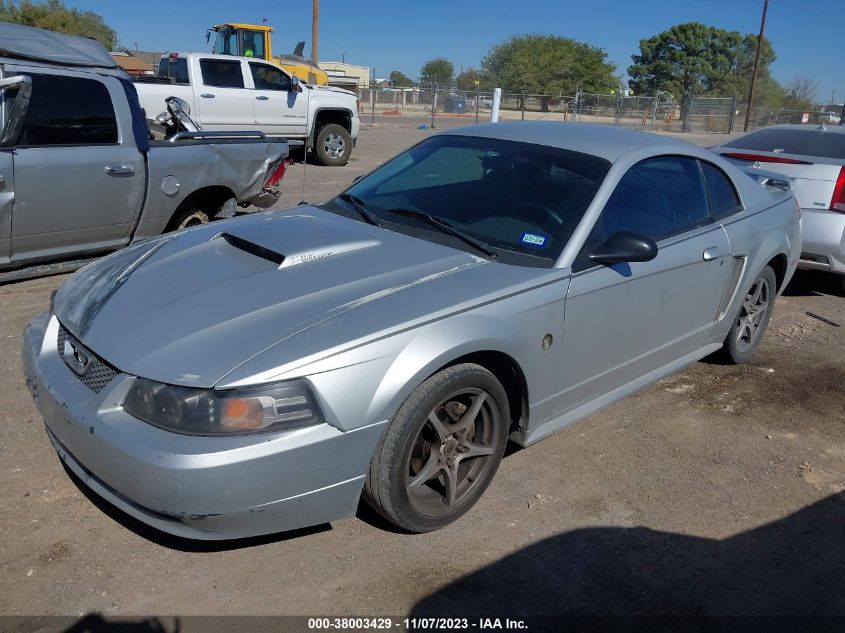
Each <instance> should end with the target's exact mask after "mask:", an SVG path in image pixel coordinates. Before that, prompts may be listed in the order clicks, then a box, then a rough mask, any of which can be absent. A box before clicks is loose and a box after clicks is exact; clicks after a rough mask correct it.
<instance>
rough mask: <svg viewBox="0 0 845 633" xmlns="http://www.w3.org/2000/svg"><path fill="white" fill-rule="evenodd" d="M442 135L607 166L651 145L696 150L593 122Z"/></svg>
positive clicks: (474, 128)
mask: <svg viewBox="0 0 845 633" xmlns="http://www.w3.org/2000/svg"><path fill="white" fill-rule="evenodd" d="M440 134H444V135H460V136H477V137H482V138H495V139H501V140H504V141H518V142H521V143H533V144H535V145H545V146H548V147H559V148H561V149H568V150H571V151H575V152H582V153H584V154H591V155H593V156H598V157H600V158H604V159H606V160H608V161H610V162H611V163H614V162H616V160H617V159H618V158H619V157H620V156H622V155H623V154H625V153H627V152H629V151H631V150H635V149H643V148H644V147H648V146H652V147H654V148H655V150H656V151H655V153H670V152H672V151H677V152H678V153H680V154H690V155H697V154H699V153H700V149H699V148H698V147H696V146H695V145H693V144H692V143H688V142H687V141H682V140H679V139H674V138H671V137H669V136H661V135H658V134H651V133H649V132H640V131H639V130H629V129H626V128H621V127H616V126H614V125H601V124H594V123H575V122H559V121H511V122H498V123H485V124H482V125H471V126H466V127H460V128H450V129H448V130H444V131H442V132H441V133H440Z"/></svg>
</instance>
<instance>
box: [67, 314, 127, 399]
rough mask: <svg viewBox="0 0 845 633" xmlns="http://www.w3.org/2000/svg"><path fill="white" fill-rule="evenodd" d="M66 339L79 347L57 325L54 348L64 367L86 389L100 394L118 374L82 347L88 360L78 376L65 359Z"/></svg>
mask: <svg viewBox="0 0 845 633" xmlns="http://www.w3.org/2000/svg"><path fill="white" fill-rule="evenodd" d="M68 339H71V341H72V343H73V344H74V345H79V343H78V342H77V341H76V340H75V339H73V337H71V336H70V334H68V331H67V330H66V329H65V327H64V326H63V325H62V324H59V336H58V339H57V340H56V347H57V348H58V350H59V355H60V356H61V357H62V359H63V360H64V361H65V365H67V366H68V367H69V368H70V370H71V371H72V372H73V374H74V375H75V376H78V377H79V380H80V381H82V384H83V385H85V386H86V387H88V388H89V389H90V390H91V391H93V392H94V393H100V392H101V391H102V390H103V389H105V387H106V385H107V384H109V383H110V382H111V381H112V380H113V379H114V377H115V376H117V374H118V373H119V372H118V371H117V370H116V369H115V368H114V367H112V366H111V365H109V364H108V363H107V362H105V361H104V360H102V359H101V358H99V357H98V356H97V355H96V354H94V353H93V352H91V351H90V350H88V349H87V348H85V347H82V349H83V350H84V352H85V353H86V354H87V355H88V358H89V360H88V367H87V369H86V370H85V372H84V373H83V374H82V375H81V376H80V375H79V374H78V373H77V371H76V370H75V369H74V367H73V365H71V363H70V361H69V360H68V358H67V357H65V342H66V341H67V340H68Z"/></svg>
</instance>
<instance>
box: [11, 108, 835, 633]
mask: <svg viewBox="0 0 845 633" xmlns="http://www.w3.org/2000/svg"><path fill="white" fill-rule="evenodd" d="M399 118H400V117H378V118H377V121H376V126H375V127H365V128H363V129H362V132H361V137H360V140H359V144H358V147H357V148H356V150H355V153H354V155H353V159H352V161H351V162H350V164H349V166H348V167H346V168H340V169H328V168H323V167H319V166H311V165H308V166H307V168H306V174H305V175H306V183H308V186H307V188H306V192H307V195H306V198H307V199H308V200H310V201H321V200H324V199H326V198H328V197H330V196H331V195H333V194H334V193H336V192H337V191H339V190H340V189H342V188H343V187H345V186H346V185H347V184H348V183H349V182H351V180H352V179H353V178H354V176H356V175H358V174H360V173H365V172H367V171H369V170H370V169H372V168H373V167H375V166H376V165H378V164H379V163H381V162H382V161H384V160H385V159H387V158H389V157H390V156H392V155H393V154H395V153H396V152H398V151H400V150H401V149H403V148H405V147H407V146H408V145H410V144H411V143H413V142H416V141H417V140H418V139H421V138H424V137H425V136H426V135H428V134H430V131H426V130H419V129H417V128H416V126H417V124H418V123H419V122H420V121H416V120H414V119H411V118H410V117H405V118H402V120H401V121H397V120H396V119H399ZM364 120H365V121H367V122H368V118H365V119H364ZM463 123H464V121H455V120H448V121H443V122H438V125H439V126H440V127H447V126H449V125H456V124H463ZM684 138H687V139H689V140H692V141H694V142H698V143H700V144H707V145H709V144H714V143H716V142H719V141H720V140H721V138H723V137H715V136H712V135H709V136H701V137H696V136H694V135H685V136H684ZM302 171H303V167H302V165H294V166H293V168H292V169H291V171H290V172H289V174H288V176H287V178H286V185H287V190H286V193H285V197H284V199H283V200H282V206H286V205H289V204H296V203H297V202H298V201H299V200H300V198H301V189H300V188H299V187H300V184H301V182H302V181H301V177H302ZM65 278H66V277H65V276H57V277H51V278H45V279H39V280H33V281H27V282H21V283H16V284H9V285H5V286H0V359H2V361H0V363H1V364H0V372H2V377H0V381H2V382H0V403H2V406H0V456H2V460H0V465H1V466H2V472H3V487H2V493H0V533H2V535H3V547H2V551H0V570H2V573H1V574H0V614H2V615H67V616H74V617H79V616H80V615H82V614H86V613H92V612H98V613H102V614H105V616H106V617H118V616H137V615H143V614H150V615H173V614H179V615H191V614H337V615H349V614H360V615H368V616H373V615H387V614H390V615H394V616H398V615H404V614H408V613H412V614H415V615H418V616H419V615H423V616H432V615H458V614H462V613H476V614H481V615H485V614H499V615H509V616H516V615H519V614H522V615H536V614H551V615H555V614H581V615H584V614H590V613H617V614H632V613H634V614H637V613H639V614H664V615H666V614H668V615H678V614H681V615H703V614H711V615H761V614H768V615H771V614H792V615H810V614H813V615H840V616H845V434H843V430H845V395H844V394H843V386H845V335H843V333H845V327H833V326H831V325H828V324H825V323H823V322H821V321H819V320H817V319H814V318H812V317H809V316H807V314H806V312H807V311H811V312H814V313H816V314H819V315H822V316H824V317H826V318H828V319H830V320H832V321H834V322H837V323H839V324H842V325H843V326H845V298H843V297H842V295H841V293H840V291H839V290H838V286H837V285H836V283H835V282H834V280H832V279H831V278H828V277H825V276H824V275H810V274H804V275H798V277H797V278H796V280H795V281H794V282H793V283H792V284H791V285H790V287H789V288H788V289H787V292H786V294H785V296H783V297H781V298H779V299H778V300H777V303H776V307H775V312H774V317H773V319H772V322H771V325H770V329H769V332H768V333H767V335H766V338H765V340H764V342H763V344H762V347H761V348H760V350H759V353H758V355H757V356H756V357H755V358H754V359H753V361H752V362H751V363H750V364H748V365H744V366H724V365H719V364H715V363H713V362H700V363H697V364H695V365H693V366H691V367H689V368H688V369H686V370H685V371H683V372H681V373H680V374H677V375H675V376H673V377H671V378H669V379H667V380H664V381H662V382H660V383H658V384H656V385H654V386H652V387H651V388H649V389H647V390H645V391H643V392H641V393H639V394H637V395H635V396H632V397H630V398H628V399H626V400H624V401H622V402H620V403H618V404H616V405H614V406H611V407H609V408H607V409H604V410H602V411H600V412H598V413H596V414H594V415H592V416H590V417H589V418H587V419H585V420H584V421H583V422H581V423H580V424H577V425H574V426H571V427H569V428H567V429H565V430H563V431H562V432H560V433H558V434H557V435H555V436H553V437H551V438H549V439H547V440H545V441H543V442H541V443H539V444H537V445H535V446H533V447H531V448H530V449H526V450H516V449H513V450H511V451H510V452H509V455H508V456H507V457H506V459H505V460H504V462H503V464H502V467H501V469H500V471H499V473H498V475H497V477H496V479H495V481H494V482H493V484H492V485H491V486H490V488H489V489H488V491H487V492H486V494H485V495H484V497H483V498H482V500H481V501H480V502H479V504H478V505H477V506H476V508H475V509H473V510H472V511H471V512H470V513H469V514H468V515H466V516H464V517H463V518H462V519H461V520H459V521H458V522H457V523H455V524H453V525H451V526H449V527H447V528H445V529H443V530H441V531H438V532H435V533H431V534H425V535H406V534H399V533H397V532H395V531H394V530H392V529H391V528H390V527H389V526H387V525H385V524H384V523H383V522H382V521H380V520H379V519H378V518H376V517H374V516H373V515H372V513H370V512H368V511H367V509H366V508H362V509H361V510H360V512H359V516H358V517H356V518H351V519H347V520H343V521H338V522H336V523H334V524H332V525H331V526H329V525H326V526H320V527H318V528H314V529H308V530H303V531H298V532H295V533H287V534H280V535H275V536H270V537H266V538H259V539H251V540H248V541H238V542H230V543H223V544H221V543H215V544H208V543H197V542H189V541H181V540H178V539H174V538H171V537H167V536H165V535H162V534H159V533H156V532H154V531H152V530H150V529H148V528H145V527H144V526H143V525H141V524H139V523H137V522H136V521H134V520H132V519H130V518H129V517H127V516H125V515H123V514H121V513H119V512H118V511H116V510H114V509H112V508H110V507H108V506H106V505H105V504H104V503H102V502H100V501H99V500H98V499H95V498H92V497H91V496H90V495H89V494H88V493H87V492H86V491H84V490H81V489H80V488H79V487H77V486H76V485H75V483H74V482H73V481H72V480H71V479H70V478H69V477H68V475H67V474H66V472H65V471H64V470H63V469H62V467H61V465H60V463H59V460H58V458H57V457H56V454H55V452H54V451H53V449H52V447H51V446H50V443H49V441H48V440H47V437H46V435H45V433H44V430H43V422H42V420H41V419H40V417H39V415H38V412H37V411H36V409H35V406H34V405H33V403H32V399H31V398H30V396H29V393H28V392H27V389H26V387H25V385H24V381H23V378H22V373H21V357H20V334H21V331H22V329H23V327H24V325H25V324H26V322H27V321H28V320H29V319H30V318H31V317H32V316H33V315H34V314H36V313H37V312H39V311H41V310H43V309H44V308H45V307H46V305H47V301H48V296H49V293H50V291H51V290H52V289H53V288H55V287H57V286H58V285H59V284H61V283H62V281H63V280H64V279H65ZM8 623H9V621H6V624H8ZM0 628H3V624H2V623H0ZM47 628H49V626H48V627H47ZM187 628H189V627H187ZM21 630H23V629H21ZM44 630H47V629H44ZM91 630H93V629H91ZM145 630H146V629H145ZM183 630H184V629H183Z"/></svg>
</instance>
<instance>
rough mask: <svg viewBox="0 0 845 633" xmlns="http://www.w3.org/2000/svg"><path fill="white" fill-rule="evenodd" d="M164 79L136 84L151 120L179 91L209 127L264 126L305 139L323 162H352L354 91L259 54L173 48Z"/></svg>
mask: <svg viewBox="0 0 845 633" xmlns="http://www.w3.org/2000/svg"><path fill="white" fill-rule="evenodd" d="M158 74H159V79H161V78H166V79H169V80H170V81H169V82H167V81H165V82H162V81H155V82H151V81H145V80H143V79H142V80H140V81H138V82H137V83H136V84H135V87H136V88H137V90H138V97H139V98H140V100H141V107H142V108H144V110H145V111H146V114H147V118H148V119H151V118H153V117H155V116H156V115H157V114H159V113H160V112H163V111H164V110H165V109H166V108H165V102H164V100H165V99H166V98H167V97H171V96H173V97H180V98H181V99H183V100H184V101H186V102H187V103H188V104H189V105H190V107H191V111H190V114H191V118H192V119H194V120H196V121H197V122H198V123H199V124H200V125H201V126H202V129H203V130H204V131H212V132H213V131H229V130H258V131H261V132H264V133H265V134H267V135H268V136H277V137H284V138H287V139H301V140H303V141H305V142H306V145H307V146H308V147H309V148H311V149H312V150H313V151H314V153H315V154H316V156H317V158H318V159H319V160H320V162H322V163H323V164H324V165H330V166H335V165H345V164H346V162H347V161H348V160H349V157H350V155H351V154H352V148H353V147H354V145H355V142H356V140H357V138H358V130H359V128H360V119H359V118H358V99H357V97H356V95H355V93H353V92H349V91H348V90H341V89H340V88H332V87H329V86H310V85H308V84H306V83H303V82H300V81H299V79H298V78H297V77H295V76H291V75H289V74H288V73H287V72H285V71H284V69H282V68H280V67H279V66H276V65H275V64H272V63H270V62H266V61H264V60H261V59H255V58H252V57H232V56H231V55H210V54H202V53H169V54H167V55H163V56H162V58H161V61H160V63H159V73H158Z"/></svg>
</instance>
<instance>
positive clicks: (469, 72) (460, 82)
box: [455, 68, 496, 92]
mask: <svg viewBox="0 0 845 633" xmlns="http://www.w3.org/2000/svg"><path fill="white" fill-rule="evenodd" d="M476 82H478V83H477V84H476ZM455 85H456V86H457V88H458V90H476V89H477V90H483V91H484V92H490V91H491V90H492V89H493V88H495V87H496V86H495V85H494V82H493V78H492V77H491V76H490V75H488V74H487V73H485V72H483V71H480V70H476V69H475V68H467V69H466V70H465V71H464V72H462V73H461V74H460V75H458V76H457V78H456V79H455Z"/></svg>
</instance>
